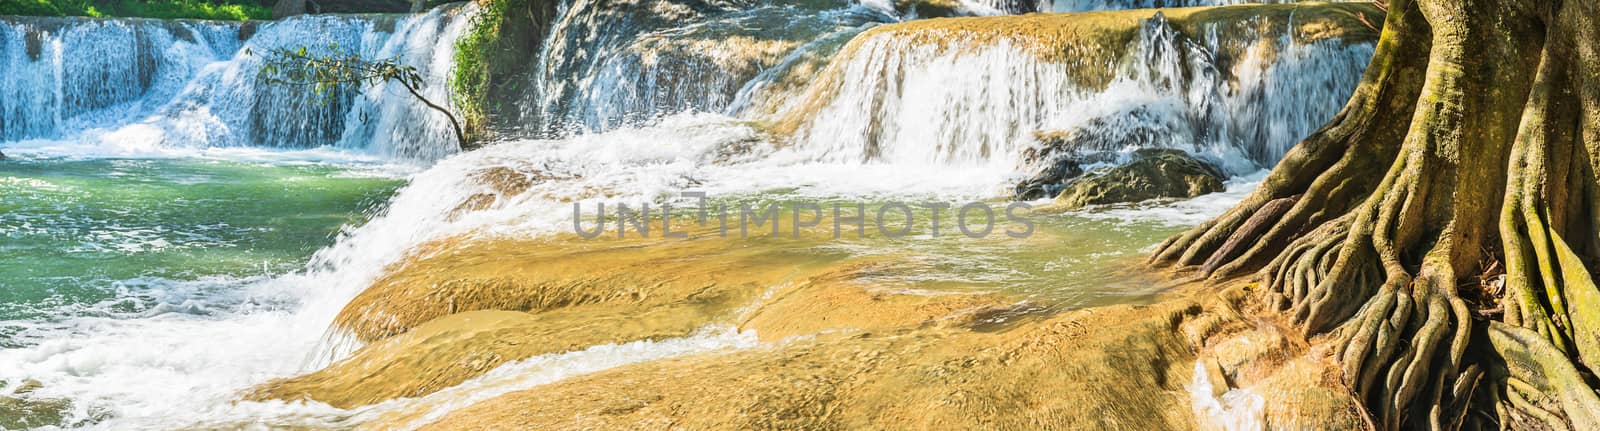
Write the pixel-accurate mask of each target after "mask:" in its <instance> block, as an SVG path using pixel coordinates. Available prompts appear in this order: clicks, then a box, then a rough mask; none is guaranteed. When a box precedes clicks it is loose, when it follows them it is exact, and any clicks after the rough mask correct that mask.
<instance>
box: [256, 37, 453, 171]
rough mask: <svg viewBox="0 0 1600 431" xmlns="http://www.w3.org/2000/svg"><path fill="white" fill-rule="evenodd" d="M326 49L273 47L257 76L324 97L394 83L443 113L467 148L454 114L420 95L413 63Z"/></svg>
mask: <svg viewBox="0 0 1600 431" xmlns="http://www.w3.org/2000/svg"><path fill="white" fill-rule="evenodd" d="M329 51H330V53H329V54H317V53H313V52H310V51H309V50H307V49H306V47H304V46H302V47H299V48H296V49H289V48H276V49H273V50H272V52H270V53H269V54H268V55H267V57H266V61H265V62H264V63H263V64H262V65H261V73H260V75H258V76H259V78H260V79H261V81H262V82H265V83H268V84H274V85H287V86H296V87H305V88H308V89H310V90H311V91H313V92H314V93H316V94H317V95H319V96H322V97H324V98H325V99H331V98H333V97H336V96H338V93H339V91H341V90H347V89H352V88H358V87H361V86H371V85H378V84H381V83H384V82H395V83H398V84H400V86H402V87H404V88H405V89H406V91H408V92H410V93H411V96H412V97H415V98H416V99H417V101H419V102H422V104H423V105H427V107H428V108H430V109H433V110H435V111H438V112H439V113H441V114H444V115H445V117H446V118H448V119H449V120H450V125H451V126H452V127H453V128H454V131H455V137H456V143H457V145H460V147H461V148H467V142H466V136H465V135H463V134H462V133H461V124H460V123H459V122H458V121H457V120H456V116H455V114H453V113H451V112H450V110H449V109H445V107H443V106H439V105H438V104H435V103H433V101H431V100H428V98H427V97H424V96H423V95H422V93H421V89H422V87H423V85H425V84H426V81H424V80H423V79H422V74H420V73H417V68H416V67H412V66H406V65H403V64H400V62H399V60H398V59H396V58H384V59H378V60H368V59H365V58H362V57H361V55H359V54H354V53H348V52H345V51H343V50H341V49H339V47H338V46H332V47H329ZM246 52H247V53H248V51H246Z"/></svg>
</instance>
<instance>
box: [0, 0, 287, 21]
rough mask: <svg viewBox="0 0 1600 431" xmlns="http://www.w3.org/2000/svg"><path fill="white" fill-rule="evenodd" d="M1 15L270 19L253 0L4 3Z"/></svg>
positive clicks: (30, 0) (264, 8) (11, 0)
mask: <svg viewBox="0 0 1600 431" xmlns="http://www.w3.org/2000/svg"><path fill="white" fill-rule="evenodd" d="M0 15H23V16H87V17H137V18H162V19H180V18H187V19H215V20H230V21H242V20H247V19H269V18H272V10H271V9H270V8H269V7H268V6H266V5H263V4H261V3H260V2H258V1H255V0H6V1H0Z"/></svg>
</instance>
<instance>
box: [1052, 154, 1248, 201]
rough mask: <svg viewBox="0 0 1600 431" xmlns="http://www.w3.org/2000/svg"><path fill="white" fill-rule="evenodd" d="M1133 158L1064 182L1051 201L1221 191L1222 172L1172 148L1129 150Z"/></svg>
mask: <svg viewBox="0 0 1600 431" xmlns="http://www.w3.org/2000/svg"><path fill="white" fill-rule="evenodd" d="M1132 157H1133V159H1134V160H1133V161H1131V162H1128V163H1127V164H1124V165H1121V166H1117V167H1114V168H1109V169H1103V170H1098V171H1095V172H1090V173H1088V174H1086V175H1084V176H1083V177H1081V178H1078V179H1076V180H1073V181H1072V182H1070V183H1068V184H1067V185H1066V187H1065V188H1064V189H1063V190H1062V191H1061V194H1060V195H1058V196H1056V200H1055V203H1054V204H1053V205H1054V206H1056V207H1057V208H1060V209H1073V208H1082V207H1085V206H1089V205H1105V204H1114V203H1126V202H1139V201H1144V200H1150V199H1160V198H1192V197H1195V196H1200V195H1203V194H1207V193H1215V192H1220V191H1222V190H1223V187H1222V180H1224V179H1225V178H1226V177H1225V176H1224V175H1223V173H1222V171H1221V170H1219V169H1217V168H1216V167H1215V166H1212V165H1211V164H1209V163H1206V162H1204V161H1201V160H1199V159H1196V158H1194V157H1193V156H1190V155H1189V154H1188V153H1185V152H1183V151H1179V150H1173V149H1164V148H1152V149H1143V150H1138V151H1134V152H1133V155H1132Z"/></svg>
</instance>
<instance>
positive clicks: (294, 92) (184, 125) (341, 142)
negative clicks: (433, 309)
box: [0, 7, 472, 160]
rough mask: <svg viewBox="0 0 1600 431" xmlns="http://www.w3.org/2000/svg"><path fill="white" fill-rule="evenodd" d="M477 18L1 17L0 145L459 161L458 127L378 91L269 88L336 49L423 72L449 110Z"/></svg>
mask: <svg viewBox="0 0 1600 431" xmlns="http://www.w3.org/2000/svg"><path fill="white" fill-rule="evenodd" d="M471 10H472V8H470V7H469V8H459V7H444V8H440V9H436V10H434V11H432V12H430V13H428V14H425V15H420V16H416V17H384V16H371V17H366V16H360V17H358V16H308V17H299V18H293V19H289V20H285V21H281V22H268V23H245V24H239V23H215V22H198V21H158V20H143V19H128V20H121V19H84V18H5V19H0V62H3V64H4V65H5V70H6V71H7V76H8V79H6V80H5V81H4V82H0V94H4V95H5V96H6V97H4V99H3V100H0V139H5V140H8V141H18V140H31V141H30V142H27V143H19V144H18V145H15V146H17V147H22V148H23V149H26V148H27V147H30V146H32V147H49V148H58V147H61V146H63V145H68V146H70V145H71V144H76V146H77V147H80V148H84V151H87V152H90V153H105V154H119V153H120V154H139V153H151V152H171V151H178V152H179V153H180V154H181V153H182V151H183V150H182V149H183V148H205V147H246V146H260V147H278V148H313V147H319V146H329V145H333V146H338V147H343V148H350V149H356V150H361V151H369V152H372V153H374V154H377V155H380V156H385V157H393V158H401V159H422V160H432V159H438V158H440V157H443V156H445V155H447V154H450V153H452V152H454V151H455V148H454V147H455V144H454V142H455V140H454V137H452V136H450V135H449V133H450V132H449V128H448V127H447V120H445V119H444V118H442V117H440V116H439V114H437V113H435V112H433V111H430V110H428V109H427V108H425V107H422V106H421V105H420V104H418V103H415V102H414V101H412V100H410V98H411V95H409V94H407V93H406V92H405V91H402V90H400V89H397V88H390V87H388V86H387V85H384V84H380V85H377V86H374V87H372V88H368V89H364V90H362V91H356V90H354V89H349V88H346V89H341V90H338V91H336V94H333V95H332V96H331V97H323V96H321V95H317V94H314V93H312V92H310V91H307V90H306V89H304V88H296V87H288V86H281V85H268V84H264V83H262V82H260V81H259V80H258V79H257V74H258V71H259V70H260V65H261V62H262V61H263V57H264V56H265V55H267V54H268V53H269V52H270V51H271V50H273V49H275V48H297V47H301V46H304V47H306V48H307V49H308V50H311V51H313V52H319V53H320V52H330V50H331V49H332V48H334V47H337V49H339V50H342V51H345V52H351V53H359V54H361V55H363V56H364V57H368V58H391V57H393V58H398V59H399V62H400V63H402V64H406V65H411V66H415V67H417V70H418V72H419V73H420V74H421V75H422V76H423V77H424V78H425V80H426V81H427V82H426V85H425V86H424V93H425V94H426V95H427V96H428V97H430V98H432V99H433V100H436V101H440V102H443V101H447V100H448V97H447V93H446V88H447V87H446V86H447V79H448V73H449V71H450V66H451V63H450V58H451V55H453V52H454V41H455V39H456V38H457V35H458V34H459V33H460V32H461V31H462V29H463V28H464V27H465V25H466V23H467V21H469V20H468V19H466V18H465V15H467V14H470V13H471Z"/></svg>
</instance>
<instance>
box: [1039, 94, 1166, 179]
mask: <svg viewBox="0 0 1600 431" xmlns="http://www.w3.org/2000/svg"><path fill="white" fill-rule="evenodd" d="M1186 127H1187V125H1184V124H1174V119H1173V118H1172V116H1170V115H1161V114H1159V113H1157V112H1155V111H1154V109H1153V108H1152V107H1147V106H1141V107H1136V108H1133V109H1130V110H1127V111H1122V112H1117V113H1114V114H1110V115H1105V116H1100V117H1095V118H1092V119H1089V120H1088V121H1085V122H1084V123H1083V124H1081V125H1079V126H1077V127H1074V128H1071V129H1067V130H1052V131H1041V132H1035V133H1034V140H1035V144H1034V145H1033V146H1031V147H1029V148H1027V149H1026V150H1023V152H1022V171H1023V172H1033V173H1034V174H1033V176H1031V177H1028V179H1026V180H1023V181H1021V182H1019V183H1017V186H1016V190H1015V197H1016V198H1017V199H1018V200H1034V199H1042V198H1050V197H1055V196H1056V195H1057V194H1060V193H1061V190H1062V189H1063V188H1065V187H1066V184H1067V183H1068V182H1070V181H1071V180H1073V179H1075V178H1077V177H1079V176H1081V175H1083V174H1084V171H1085V167H1086V166H1090V165H1094V164H1100V163H1112V162H1116V161H1117V160H1119V159H1121V158H1122V156H1123V154H1122V151H1125V150H1127V149H1130V148H1151V147H1155V146H1157V145H1160V144H1162V143H1165V142H1169V141H1171V140H1172V139H1173V137H1174V136H1179V135H1181V134H1184V133H1183V131H1182V130H1181V129H1184V128H1186Z"/></svg>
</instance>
